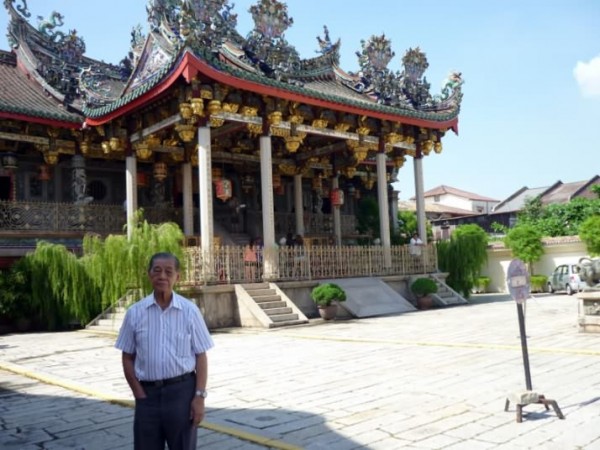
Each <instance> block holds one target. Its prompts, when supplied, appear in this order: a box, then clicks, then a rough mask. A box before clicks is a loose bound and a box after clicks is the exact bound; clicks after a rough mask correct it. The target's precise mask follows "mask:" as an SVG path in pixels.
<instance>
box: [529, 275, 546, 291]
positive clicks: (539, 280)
mask: <svg viewBox="0 0 600 450" xmlns="http://www.w3.org/2000/svg"><path fill="white" fill-rule="evenodd" d="M546 283H548V277H547V276H546V275H531V277H530V278H529V284H530V285H531V291H532V292H544V287H545V286H546Z"/></svg>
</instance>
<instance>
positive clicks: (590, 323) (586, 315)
mask: <svg viewBox="0 0 600 450" xmlns="http://www.w3.org/2000/svg"><path fill="white" fill-rule="evenodd" d="M577 298H578V299H579V307H578V311H579V317H578V324H579V331H580V332H581V333H600V290H588V291H583V292H579V293H578V294H577Z"/></svg>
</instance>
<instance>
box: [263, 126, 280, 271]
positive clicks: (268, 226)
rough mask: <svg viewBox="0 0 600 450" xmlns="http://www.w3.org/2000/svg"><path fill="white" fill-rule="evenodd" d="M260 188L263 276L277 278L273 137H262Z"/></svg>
mask: <svg viewBox="0 0 600 450" xmlns="http://www.w3.org/2000/svg"><path fill="white" fill-rule="evenodd" d="M260 183H261V186H260V188H261V189H260V190H261V193H262V219H263V245H264V247H263V278H264V279H265V280H273V279H275V278H277V252H276V245H275V211H274V205H273V162H272V158H271V137H270V136H261V137H260Z"/></svg>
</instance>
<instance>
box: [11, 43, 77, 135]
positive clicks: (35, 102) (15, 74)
mask: <svg viewBox="0 0 600 450" xmlns="http://www.w3.org/2000/svg"><path fill="white" fill-rule="evenodd" d="M0 80H2V83H1V84H0V117H2V116H5V117H6V116H8V115H10V116H13V117H14V116H27V117H30V118H36V119H40V120H44V119H49V120H53V121H54V120H56V121H62V122H72V123H77V124H81V123H82V122H83V119H84V118H83V116H82V115H81V114H79V113H77V112H76V111H72V110H69V108H67V107H65V105H63V104H61V103H60V102H59V101H57V100H56V99H54V98H53V97H52V96H50V95H48V94H46V93H44V91H43V90H42V89H40V86H39V85H38V84H37V83H36V82H35V81H33V80H32V79H30V78H28V77H27V76H26V75H25V73H23V71H21V70H19V69H18V68H17V60H16V57H15V55H14V54H11V53H7V52H3V51H0Z"/></svg>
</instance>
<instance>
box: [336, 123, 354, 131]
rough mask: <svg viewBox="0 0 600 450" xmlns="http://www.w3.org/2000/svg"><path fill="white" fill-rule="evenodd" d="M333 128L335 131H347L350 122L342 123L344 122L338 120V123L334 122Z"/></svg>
mask: <svg viewBox="0 0 600 450" xmlns="http://www.w3.org/2000/svg"><path fill="white" fill-rule="evenodd" d="M333 129H334V130H335V131H342V132H345V131H348V130H349V129H350V124H349V123H344V122H340V123H336V124H335V126H334V127H333Z"/></svg>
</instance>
